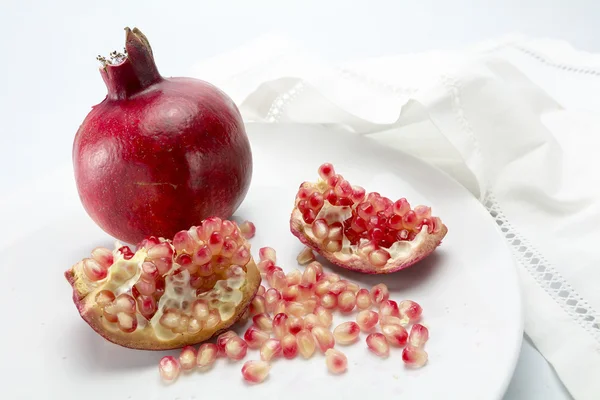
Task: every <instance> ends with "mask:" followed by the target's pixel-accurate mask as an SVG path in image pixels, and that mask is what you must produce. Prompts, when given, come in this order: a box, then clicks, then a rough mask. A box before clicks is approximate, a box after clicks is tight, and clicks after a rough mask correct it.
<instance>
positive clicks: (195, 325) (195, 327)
mask: <svg viewBox="0 0 600 400" xmlns="http://www.w3.org/2000/svg"><path fill="white" fill-rule="evenodd" d="M202 325H203V324H202V321H198V320H197V319H196V318H192V319H190V323H189V325H188V329H187V333H197V332H199V331H200V329H202Z"/></svg>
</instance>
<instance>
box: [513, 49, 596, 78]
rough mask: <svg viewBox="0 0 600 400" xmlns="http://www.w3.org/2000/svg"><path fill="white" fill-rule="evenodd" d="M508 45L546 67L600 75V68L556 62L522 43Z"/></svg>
mask: <svg viewBox="0 0 600 400" xmlns="http://www.w3.org/2000/svg"><path fill="white" fill-rule="evenodd" d="M509 47H512V48H514V49H515V50H518V51H520V52H521V53H524V54H526V55H528V56H530V57H533V58H534V59H536V60H537V61H539V62H541V63H542V64H544V65H546V66H548V67H552V68H556V69H560V70H562V71H568V72H574V73H578V74H586V75H597V76H600V70H599V69H595V68H589V67H582V66H580V65H572V64H562V63H557V62H554V61H552V60H551V59H550V58H549V57H548V56H546V55H545V54H543V53H540V52H538V51H535V50H532V49H531V48H529V47H526V46H525V45H523V44H517V43H513V44H511V45H509Z"/></svg>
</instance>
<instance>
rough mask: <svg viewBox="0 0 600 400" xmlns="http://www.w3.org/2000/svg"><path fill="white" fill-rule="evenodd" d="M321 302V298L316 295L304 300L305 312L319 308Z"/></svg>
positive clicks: (309, 312) (311, 311) (308, 312)
mask: <svg viewBox="0 0 600 400" xmlns="http://www.w3.org/2000/svg"><path fill="white" fill-rule="evenodd" d="M318 304H319V299H318V298H317V297H315V296H313V297H311V298H308V299H306V300H304V314H311V313H313V312H314V311H315V308H317V305H318Z"/></svg>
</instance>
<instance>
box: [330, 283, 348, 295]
mask: <svg viewBox="0 0 600 400" xmlns="http://www.w3.org/2000/svg"><path fill="white" fill-rule="evenodd" d="M344 290H346V283H345V282H343V281H337V282H334V283H332V284H331V285H330V286H329V293H331V294H333V295H334V296H338V295H339V294H340V293H342V292H343V291H344Z"/></svg>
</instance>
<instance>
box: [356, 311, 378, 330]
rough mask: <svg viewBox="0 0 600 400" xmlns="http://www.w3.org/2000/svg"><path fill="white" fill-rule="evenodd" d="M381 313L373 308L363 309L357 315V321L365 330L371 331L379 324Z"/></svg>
mask: <svg viewBox="0 0 600 400" xmlns="http://www.w3.org/2000/svg"><path fill="white" fill-rule="evenodd" d="M378 321H379V314H377V313H376V312H375V311H371V310H363V311H361V312H359V313H358V315H357V316H356V323H357V324H358V326H359V327H360V329H361V330H362V331H363V332H369V331H370V330H371V329H373V328H375V326H377V322H378Z"/></svg>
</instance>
